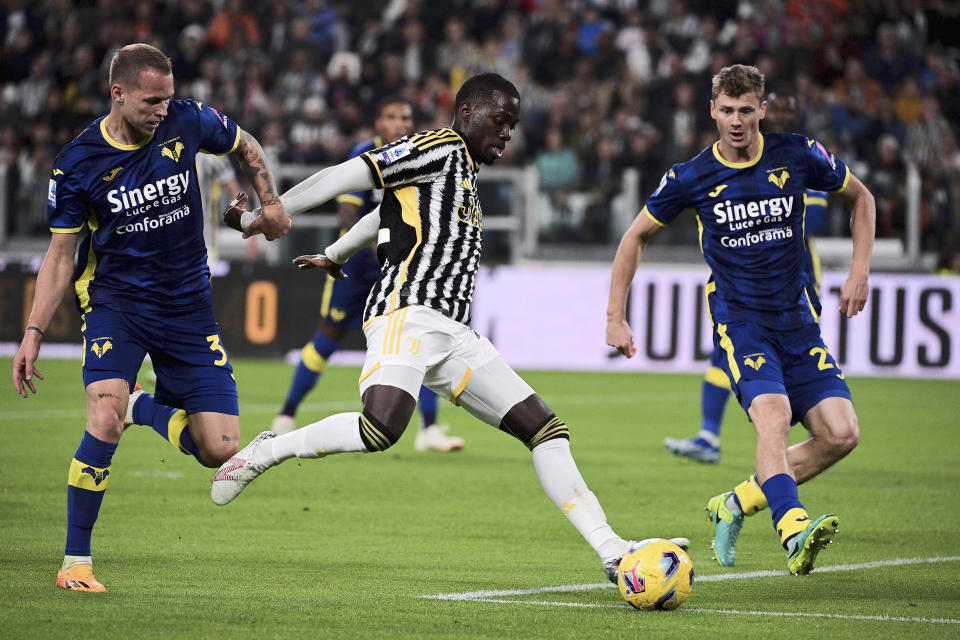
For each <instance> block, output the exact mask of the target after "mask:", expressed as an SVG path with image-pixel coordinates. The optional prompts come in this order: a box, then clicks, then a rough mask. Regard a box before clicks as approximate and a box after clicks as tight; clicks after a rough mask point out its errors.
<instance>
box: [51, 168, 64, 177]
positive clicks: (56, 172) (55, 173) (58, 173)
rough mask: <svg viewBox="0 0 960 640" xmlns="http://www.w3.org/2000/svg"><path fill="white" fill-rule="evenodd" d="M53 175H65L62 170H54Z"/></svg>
mask: <svg viewBox="0 0 960 640" xmlns="http://www.w3.org/2000/svg"><path fill="white" fill-rule="evenodd" d="M53 175H55V176H62V175H63V171H60V169H54V170H53Z"/></svg>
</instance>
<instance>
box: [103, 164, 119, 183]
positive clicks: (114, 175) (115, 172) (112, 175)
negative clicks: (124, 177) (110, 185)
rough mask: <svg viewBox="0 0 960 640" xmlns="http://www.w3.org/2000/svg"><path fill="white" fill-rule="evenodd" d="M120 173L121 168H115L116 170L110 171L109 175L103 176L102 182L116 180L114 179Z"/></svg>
mask: <svg viewBox="0 0 960 640" xmlns="http://www.w3.org/2000/svg"><path fill="white" fill-rule="evenodd" d="M121 171H123V167H117V168H116V169H114V170H112V171H111V172H110V173H108V174H107V175H105V176H103V181H104V182H110V181H111V180H113V179H114V178H116V177H117V174H118V173H120V172H121Z"/></svg>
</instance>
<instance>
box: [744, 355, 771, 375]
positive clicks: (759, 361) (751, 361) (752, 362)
mask: <svg viewBox="0 0 960 640" xmlns="http://www.w3.org/2000/svg"><path fill="white" fill-rule="evenodd" d="M766 361H767V359H766V358H764V357H763V354H762V353H751V354H750V355H748V356H747V357H745V358H744V359H743V364H745V365H747V366H748V367H752V368H753V370H754V371H759V370H760V367H762V366H763V363H764V362H766Z"/></svg>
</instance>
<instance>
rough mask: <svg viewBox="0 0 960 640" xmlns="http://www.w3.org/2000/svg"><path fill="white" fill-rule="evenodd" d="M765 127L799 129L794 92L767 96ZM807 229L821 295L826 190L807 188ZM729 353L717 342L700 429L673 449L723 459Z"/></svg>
mask: <svg viewBox="0 0 960 640" xmlns="http://www.w3.org/2000/svg"><path fill="white" fill-rule="evenodd" d="M760 123H761V124H762V125H763V129H764V131H787V132H797V131H798V126H799V124H800V109H799V107H798V105H797V98H796V96H794V95H793V94H790V93H786V92H781V93H771V94H770V95H768V96H767V115H766V117H765V118H763V120H761V121H760ZM804 204H805V209H804V232H805V233H806V246H807V255H806V273H807V274H808V275H809V276H810V277H812V279H813V283H814V285H813V291H814V292H815V293H816V295H817V297H818V298H819V296H820V275H821V267H820V256H819V255H817V250H816V247H815V246H814V242H813V236H814V235H816V233H817V230H818V229H820V227H821V226H822V225H823V222H824V219H825V217H826V212H827V194H826V192H824V191H816V190H814V189H807V192H806V198H804ZM725 357H726V353H725V352H724V351H723V349H722V348H721V347H720V345H719V344H718V345H716V346H715V347H714V349H713V353H712V355H711V356H710V368H709V369H707V374H706V375H705V376H704V379H703V388H702V391H701V394H700V411H701V414H702V415H703V421H702V422H701V423H700V432H699V433H698V434H697V435H696V436H694V437H692V438H687V439H686V440H678V439H677V438H666V439H665V440H664V441H663V444H664V446H666V447H667V450H668V451H670V452H671V453H673V454H675V455H678V456H681V457H685V458H690V459H691V460H696V461H698V462H719V461H720V429H721V427H722V426H723V412H724V409H726V406H727V399H728V398H729V397H730V379H729V378H727V374H725V373H724V372H723V366H722V362H721V358H725Z"/></svg>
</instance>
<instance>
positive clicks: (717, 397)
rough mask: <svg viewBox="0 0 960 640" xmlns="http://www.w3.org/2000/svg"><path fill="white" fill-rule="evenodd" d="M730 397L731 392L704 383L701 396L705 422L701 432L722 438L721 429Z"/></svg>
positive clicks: (702, 423)
mask: <svg viewBox="0 0 960 640" xmlns="http://www.w3.org/2000/svg"><path fill="white" fill-rule="evenodd" d="M729 397H730V390H729V389H725V388H724V387H718V386H717V385H715V384H712V383H710V382H708V381H706V380H704V381H703V392H702V394H701V403H700V406H701V409H702V411H703V422H701V423H700V430H701V431H707V432H709V433H712V434H714V435H715V436H717V438H719V437H720V428H721V426H722V425H723V412H724V409H726V406H727V398H729Z"/></svg>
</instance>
